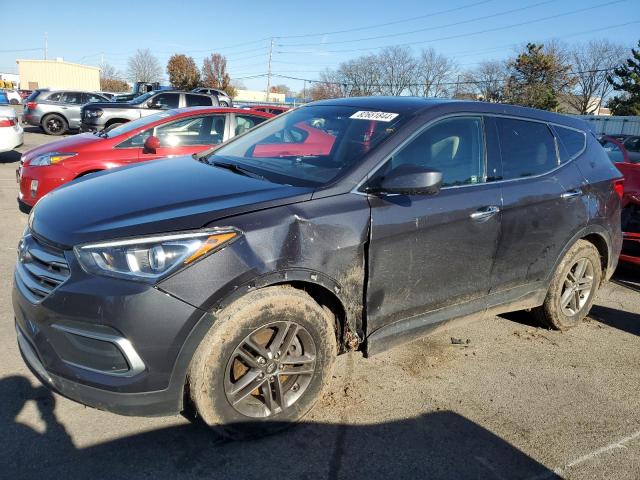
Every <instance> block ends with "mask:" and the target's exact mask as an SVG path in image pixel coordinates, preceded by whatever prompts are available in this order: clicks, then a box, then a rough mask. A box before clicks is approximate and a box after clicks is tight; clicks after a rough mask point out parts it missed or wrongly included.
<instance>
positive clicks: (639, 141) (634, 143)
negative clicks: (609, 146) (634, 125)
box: [623, 137, 640, 152]
mask: <svg viewBox="0 0 640 480" xmlns="http://www.w3.org/2000/svg"><path fill="white" fill-rule="evenodd" d="M623 145H624V146H625V148H626V149H627V150H629V151H630V152H640V137H629V138H627V139H626V140H625V141H624V143H623Z"/></svg>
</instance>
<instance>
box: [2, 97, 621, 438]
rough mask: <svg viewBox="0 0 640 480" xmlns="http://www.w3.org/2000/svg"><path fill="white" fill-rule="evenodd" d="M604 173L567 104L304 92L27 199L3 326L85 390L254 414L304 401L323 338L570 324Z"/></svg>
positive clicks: (611, 250) (326, 359)
mask: <svg viewBox="0 0 640 480" xmlns="http://www.w3.org/2000/svg"><path fill="white" fill-rule="evenodd" d="M314 129H315V130H317V132H318V135H312V134H311V132H313V131H314ZM311 136H313V137H315V138H316V140H318V141H314V142H313V144H310V145H309V146H308V148H305V147H304V145H305V144H306V143H307V141H308V139H309V138H310V137H311ZM276 146H277V149H276ZM291 149H293V150H291ZM620 178H621V177H620V173H619V172H618V171H617V170H616V168H615V167H614V166H613V165H612V163H611V162H610V161H609V159H608V158H607V155H606V154H605V153H604V150H603V149H602V148H601V147H600V145H599V144H598V142H597V140H596V138H595V137H594V136H593V135H592V134H591V133H590V132H589V127H588V126H587V125H586V124H585V123H584V122H583V121H581V120H579V119H576V118H573V117H566V116H561V115H557V114H553V113H550V112H546V111H538V110H533V109H527V108H522V107H513V106H507V105H497V104H489V103H482V102H475V101H474V102H470V101H469V102H466V101H450V100H437V99H421V98H409V97H398V98H394V97H367V98H345V99H334V100H325V101H321V102H316V103H312V104H309V105H305V106H303V107H301V108H298V109H296V110H293V111H291V112H289V113H287V114H286V115H281V116H277V117H275V118H273V119H271V120H269V121H268V122H265V123H263V124H262V125H260V126H258V127H257V128H255V129H253V130H251V131H249V132H247V133H246V134H245V135H242V136H239V137H236V138H235V139H231V140H230V141H228V142H227V143H226V144H223V145H221V146H219V147H218V148H216V149H212V150H211V151H206V152H201V153H200V154H197V155H194V156H185V157H178V158H173V159H167V160H163V161H161V162H147V163H141V164H138V165H134V166H130V167H126V168H120V169H117V170H114V171H112V172H109V173H107V172H102V173H97V174H94V175H89V176H86V177H84V178H82V179H79V180H77V181H75V182H72V183H70V184H67V185H65V186H62V187H61V188H58V189H56V190H53V191H52V192H51V193H50V194H49V195H47V196H46V197H44V198H43V199H41V201H40V202H39V203H38V204H37V205H36V207H35V208H34V209H33V211H32V213H31V216H30V218H29V222H28V229H27V230H26V231H25V233H24V236H23V238H22V239H21V241H20V244H19V253H18V262H17V264H16V270H15V281H14V287H13V288H14V291H13V297H12V298H13V309H14V312H15V318H16V331H17V336H18V344H19V347H20V351H21V352H22V355H23V357H24V359H25V360H26V363H27V364H28V365H29V367H30V368H31V370H32V371H33V372H34V373H35V374H36V375H37V376H38V378H40V379H41V381H42V382H43V384H44V385H47V386H48V387H49V388H52V389H55V390H56V391H58V392H60V393H62V394H63V395H66V396H68V397H69V398H72V399H74V400H76V401H79V402H82V403H84V404H87V405H92V406H96V407H98V408H101V409H104V410H110V411H114V412H119V413H124V414H130V415H137V414H142V415H161V414H169V413H175V412H179V411H182V410H189V409H191V408H195V410H196V411H197V412H198V413H199V417H200V418H202V420H203V421H204V422H205V423H207V424H208V425H210V426H211V427H212V428H214V429H217V430H219V431H220V432H222V433H223V434H226V435H230V436H233V437H242V436H251V435H256V434H262V433H269V432H272V431H274V430H276V429H278V428H282V427H283V426H284V425H287V424H290V423H291V422H295V421H297V420H299V419H300V418H301V417H302V416H303V415H304V414H305V413H306V412H307V411H308V410H309V409H310V408H311V406H312V405H313V403H314V402H315V401H316V400H317V399H318V398H319V397H320V396H321V394H322V391H323V388H324V386H325V385H326V384H327V383H328V381H329V380H330V379H331V371H332V367H333V365H334V360H335V358H336V355H337V354H338V353H339V352H345V351H350V350H358V349H360V350H362V351H363V352H364V353H365V354H366V355H372V354H375V353H378V352H381V351H384V350H386V349H388V348H391V347H392V346H395V345H398V344H400V343H402V342H405V341H409V340H412V339H415V338H416V337H418V336H421V335H424V334H426V333H428V332H430V331H432V330H433V329H435V328H436V327H437V326H440V325H443V324H444V323H445V322H447V321H449V320H452V319H454V318H460V317H464V318H466V319H479V318H484V317H487V316H488V315H493V314H497V313H501V312H507V311H512V310H522V309H532V311H533V315H534V316H535V318H537V319H538V320H539V321H541V322H543V323H544V325H546V326H550V327H553V328H559V329H566V328H570V327H573V326H576V325H578V324H579V323H580V322H581V321H582V319H583V318H584V317H585V315H586V314H587V313H588V311H589V309H590V308H591V305H592V302H593V299H594V295H595V293H596V291H597V290H598V287H599V286H600V284H601V283H602V282H603V281H605V280H607V279H608V278H609V277H610V276H611V274H612V272H613V270H614V268H615V267H616V263H617V259H618V254H619V252H620V246H621V244H622V236H621V234H620V195H621V188H620V187H621V182H620ZM507 328H508V327H507ZM372 368H373V367H372ZM407 388H410V387H407Z"/></svg>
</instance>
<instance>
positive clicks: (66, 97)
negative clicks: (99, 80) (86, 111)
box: [60, 92, 84, 105]
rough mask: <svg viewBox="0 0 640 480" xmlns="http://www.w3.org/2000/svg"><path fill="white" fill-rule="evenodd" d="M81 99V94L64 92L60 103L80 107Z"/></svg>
mask: <svg viewBox="0 0 640 480" xmlns="http://www.w3.org/2000/svg"><path fill="white" fill-rule="evenodd" d="M82 97H83V94H82V92H64V93H63V94H62V98H61V100H60V101H61V102H62V103H70V104H72V105H82V104H83V103H84V102H83V101H82Z"/></svg>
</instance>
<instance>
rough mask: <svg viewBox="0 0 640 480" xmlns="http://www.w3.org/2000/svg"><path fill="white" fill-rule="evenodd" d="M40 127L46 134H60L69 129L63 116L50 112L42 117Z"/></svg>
mask: <svg viewBox="0 0 640 480" xmlns="http://www.w3.org/2000/svg"><path fill="white" fill-rule="evenodd" d="M42 129H43V130H44V132H45V133H46V134H47V135H62V134H64V133H65V132H66V131H67V130H69V124H68V123H67V121H66V120H65V119H64V117H63V116H61V115H58V114H56V113H51V114H49V115H46V116H45V117H44V118H43V119H42Z"/></svg>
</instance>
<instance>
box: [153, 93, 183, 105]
mask: <svg viewBox="0 0 640 480" xmlns="http://www.w3.org/2000/svg"><path fill="white" fill-rule="evenodd" d="M153 103H154V104H156V105H157V107H156V108H178V107H179V106H180V94H179V93H161V94H160V95H158V96H156V97H154V99H153Z"/></svg>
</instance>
